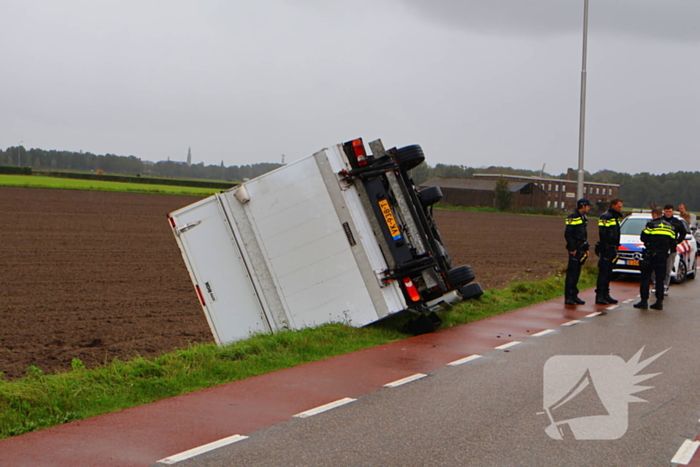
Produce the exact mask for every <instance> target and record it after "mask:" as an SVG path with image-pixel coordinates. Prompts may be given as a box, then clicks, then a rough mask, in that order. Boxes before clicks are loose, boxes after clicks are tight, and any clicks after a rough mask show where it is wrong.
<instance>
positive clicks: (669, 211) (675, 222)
mask: <svg viewBox="0 0 700 467" xmlns="http://www.w3.org/2000/svg"><path fill="white" fill-rule="evenodd" d="M664 221H666V222H668V223H669V224H671V225H672V226H673V230H674V232H675V234H676V244H677V245H679V244H681V243H682V242H683V240H685V236H686V235H688V231H687V230H686V228H685V225H683V222H682V221H681V220H680V219H678V218H677V217H676V216H674V215H673V205H672V204H667V205H666V206H664ZM677 254H678V253H677V252H676V248H675V247H674V248H672V249H671V254H670V255H669V256H668V262H667V263H666V278H665V279H664V293H665V294H666V295H668V286H669V285H670V284H671V269H672V268H673V264H674V263H675V262H676V255H677Z"/></svg>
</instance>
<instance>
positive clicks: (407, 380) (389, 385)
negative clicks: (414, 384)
mask: <svg viewBox="0 0 700 467" xmlns="http://www.w3.org/2000/svg"><path fill="white" fill-rule="evenodd" d="M426 376H428V375H424V374H423V373H417V374H415V375H413V376H407V377H405V378H402V379H399V380H396V381H394V382H393V383H387V384H385V385H384V387H385V388H395V387H396V386H401V385H402V384H406V383H410V382H411V381H415V380H417V379H421V378H425V377H426Z"/></svg>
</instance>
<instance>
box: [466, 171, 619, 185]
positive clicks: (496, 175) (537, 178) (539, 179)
mask: <svg viewBox="0 0 700 467" xmlns="http://www.w3.org/2000/svg"><path fill="white" fill-rule="evenodd" d="M474 177H484V178H486V177H491V178H499V177H503V178H517V179H518V180H532V181H533V182H557V183H578V181H577V180H564V179H561V178H544V177H528V176H527V175H506V174H474ZM583 183H585V184H586V185H600V186H620V184H619V183H600V182H586V181H584V182H583Z"/></svg>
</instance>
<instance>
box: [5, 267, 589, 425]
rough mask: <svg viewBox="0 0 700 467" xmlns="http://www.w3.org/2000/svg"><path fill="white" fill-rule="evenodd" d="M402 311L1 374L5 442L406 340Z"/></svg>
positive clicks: (522, 295)
mask: <svg viewBox="0 0 700 467" xmlns="http://www.w3.org/2000/svg"><path fill="white" fill-rule="evenodd" d="M595 279H596V269H595V268H593V267H585V268H584V270H583V273H582V275H581V280H580V282H579V286H580V288H581V289H584V288H588V287H591V286H593V285H594V283H595ZM562 290H563V273H562V272H558V273H557V274H556V275H555V276H554V277H550V278H548V279H544V280H541V281H537V282H518V283H514V284H511V285H509V286H508V287H506V288H504V289H501V290H492V291H487V292H486V293H485V294H484V295H483V296H482V297H481V298H480V299H478V300H470V301H466V302H463V303H460V304H458V305H456V306H454V307H451V308H450V309H449V310H446V311H443V312H441V317H442V318H443V320H444V324H443V327H452V326H457V325H460V324H465V323H469V322H472V321H476V320H479V319H483V318H486V317H489V316H494V315H498V314H501V313H505V312H507V311H511V310H515V309H518V308H522V307H525V306H528V305H532V304H534V303H539V302H542V301H545V300H550V299H553V298H556V297H559V296H561V295H562ZM410 318H411V316H409V315H408V314H406V313H399V314H396V315H393V316H391V317H389V318H388V319H385V320H382V321H380V322H378V323H375V324H373V325H370V326H366V327H364V328H359V329H358V328H353V327H350V326H346V325H343V324H327V325H324V326H320V327H317V328H313V329H303V330H300V331H288V332H282V333H278V334H265V335H257V336H253V337H251V338H249V339H246V340H244V341H240V342H236V343H234V344H231V345H229V346H226V347H217V346H216V345H214V344H207V345H193V346H191V347H189V348H187V349H182V350H176V351H174V352H171V353H168V354H164V355H162V356H160V357H157V358H154V359H145V358H135V359H133V360H130V361H128V362H124V361H119V360H115V361H113V362H109V363H105V364H104V365H102V366H101V367H99V368H95V369H87V368H85V367H84V365H83V364H82V362H81V361H80V360H78V359H75V360H73V365H72V366H73V370H72V371H70V372H66V373H60V374H54V375H46V374H43V373H42V371H41V369H39V368H36V367H30V368H29V370H28V372H27V374H28V376H27V377H25V378H22V379H20V380H16V381H5V380H2V379H1V378H0V439H3V438H8V437H11V436H17V435H20V434H23V433H28V432H31V431H36V430H41V429H44V428H49V427H52V426H56V425H61V424H63V423H68V422H72V421H76V420H82V419H85V418H88V417H92V416H95V415H100V414H105V413H109V412H114V411H117V410H121V409H126V408H129V407H134V406H138V405H142V404H147V403H149V402H154V401H157V400H161V399H165V398H168V397H173V396H177V395H181V394H185V393H188V392H192V391H196V390H198V389H204V388H208V387H213V386H217V385H219V384H223V383H227V382H231V381H237V380H241V379H244V378H248V377H251V376H256V375H261V374H265V373H269V372H272V371H276V370H281V369H284V368H290V367H293V366H296V365H301V364H304V363H308V362H312V361H316V360H322V359H325V358H329V357H333V356H336V355H342V354H346V353H349V352H353V351H356V350H361V349H365V348H369V347H373V346H376V345H381V344H385V343H388V342H393V341H397V340H401V339H404V338H406V337H408V336H407V335H406V334H404V333H403V332H402V331H401V330H402V329H403V325H404V324H405V322H406V321H407V320H408V319H410Z"/></svg>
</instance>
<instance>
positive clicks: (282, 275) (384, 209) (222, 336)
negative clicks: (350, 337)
mask: <svg viewBox="0 0 700 467" xmlns="http://www.w3.org/2000/svg"><path fill="white" fill-rule="evenodd" d="M370 146H371V147H372V149H373V152H374V154H370V155H367V154H366V153H365V148H364V144H363V142H362V140H360V139H358V140H353V141H350V142H348V143H344V144H338V145H336V146H333V147H330V148H326V149H323V150H321V151H319V152H317V153H315V154H313V155H312V156H309V157H306V158H303V159H301V160H298V161H296V162H294V163H292V164H289V165H286V166H283V167H281V168H279V169H277V170H274V171H272V172H269V173H266V174H264V175H262V176H260V177H257V178H255V179H253V180H250V181H247V182H245V183H243V184H241V185H239V186H236V187H234V188H231V189H230V190H228V191H225V192H222V193H219V194H216V195H213V196H211V197H209V198H206V199H203V200H200V201H198V202H196V203H194V204H191V205H189V206H186V207H184V208H181V209H179V210H177V211H174V212H172V213H170V214H169V220H170V224H171V226H172V228H173V232H174V234H175V238H176V240H177V243H178V245H179V247H180V250H181V252H182V255H183V258H184V260H185V264H186V266H187V269H188V271H189V273H190V277H191V279H192V282H193V284H194V288H195V290H196V293H197V295H198V297H199V300H200V302H201V304H202V307H203V309H204V313H205V315H206V317H207V320H208V322H209V326H210V327H211V330H212V333H213V334H214V337H215V339H216V342H217V343H218V344H220V345H221V344H226V343H229V342H232V341H235V340H238V339H241V338H245V337H247V336H249V335H251V334H253V333H266V332H275V331H279V330H282V329H301V328H304V327H310V326H315V325H319V324H323V323H329V322H342V323H346V324H348V325H351V326H364V325H366V324H368V323H371V322H374V321H377V320H379V319H381V318H383V317H385V316H388V315H390V314H393V313H396V312H399V311H402V310H406V309H411V310H412V311H414V312H416V313H417V314H418V315H422V316H430V317H431V320H429V322H430V323H434V325H437V324H439V320H437V319H436V318H435V317H434V316H435V315H434V313H433V312H432V311H431V310H434V309H435V307H436V306H438V305H439V304H440V303H444V302H454V301H457V300H460V299H462V296H461V295H460V293H459V288H460V287H461V286H464V285H465V284H467V283H469V282H471V281H472V280H473V278H474V276H473V274H472V272H471V269H470V268H469V267H468V266H463V267H461V268H452V265H451V261H450V260H449V256H448V255H447V252H446V251H445V248H444V245H443V244H442V240H441V239H440V237H439V231H438V230H437V227H436V226H435V225H434V222H433V221H432V215H431V211H430V209H431V207H430V206H431V205H432V203H435V202H436V201H437V200H439V198H440V194H439V189H432V190H431V189H427V190H429V191H428V192H427V193H424V194H423V195H421V192H418V191H416V189H415V187H414V185H413V183H412V181H411V180H410V178H409V177H408V170H410V168H412V167H413V166H415V165H418V164H419V163H420V162H422V160H423V155H422V150H420V147H419V146H409V147H408V148H402V149H398V150H397V149H391V150H389V151H385V150H384V148H383V146H382V144H381V142H380V141H375V142H373V143H370ZM436 190H437V191H436ZM424 191H425V190H424ZM475 285H476V286H477V287H476V289H475V288H474V286H475ZM463 290H464V289H463ZM475 290H477V291H480V287H479V286H478V284H471V287H470V288H469V294H470V295H478V292H477V293H475V292H474V291H475ZM424 320H425V318H424Z"/></svg>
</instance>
